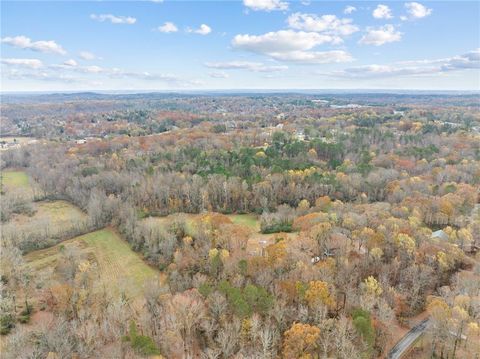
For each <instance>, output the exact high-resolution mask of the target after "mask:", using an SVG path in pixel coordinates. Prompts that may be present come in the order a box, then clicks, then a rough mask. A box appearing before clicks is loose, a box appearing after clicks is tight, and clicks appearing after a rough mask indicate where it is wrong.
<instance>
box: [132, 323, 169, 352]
mask: <svg viewBox="0 0 480 359" xmlns="http://www.w3.org/2000/svg"><path fill="white" fill-rule="evenodd" d="M124 339H125V340H127V341H130V345H131V346H132V349H133V350H135V352H137V353H138V354H140V355H160V350H159V349H158V348H157V346H156V345H155V342H154V341H153V339H152V338H150V337H147V336H146V335H138V332H137V325H136V324H135V322H134V321H131V322H130V333H129V336H128V337H126V338H124Z"/></svg>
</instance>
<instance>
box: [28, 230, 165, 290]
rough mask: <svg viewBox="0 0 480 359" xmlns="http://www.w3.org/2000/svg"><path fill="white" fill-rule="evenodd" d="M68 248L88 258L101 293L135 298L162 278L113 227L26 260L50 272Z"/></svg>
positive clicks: (39, 252)
mask: <svg viewBox="0 0 480 359" xmlns="http://www.w3.org/2000/svg"><path fill="white" fill-rule="evenodd" d="M67 249H72V250H77V251H78V252H79V253H80V254H84V255H85V258H88V261H89V262H90V264H91V266H90V269H89V270H91V271H92V276H93V281H94V288H95V289H96V290H99V291H103V290H104V289H105V291H106V292H107V293H114V294H120V293H122V292H124V293H126V294H127V296H129V297H133V298H135V297H138V296H140V295H141V294H142V293H143V288H144V285H145V284H147V283H149V282H151V281H154V280H160V279H161V275H160V272H159V271H157V270H155V269H154V268H153V267H151V266H149V265H148V264H147V263H145V262H144V261H143V260H142V258H141V257H140V256H139V255H138V254H137V253H135V252H134V251H132V250H131V249H130V246H129V245H128V243H127V242H125V241H124V240H123V239H121V238H120V236H119V235H118V234H117V233H116V232H115V231H114V230H112V229H109V228H107V229H102V230H99V231H95V232H91V233H88V234H85V235H83V236H80V237H76V238H73V239H71V240H68V241H65V242H62V243H60V244H58V245H56V246H54V247H51V248H48V249H44V250H39V251H35V252H32V253H29V254H27V255H26V256H25V259H26V261H27V263H28V265H29V266H30V267H31V268H32V269H33V270H35V271H40V272H41V271H48V270H51V269H52V268H54V267H55V266H56V265H57V263H58V260H59V259H60V257H61V252H62V251H65V250H67ZM50 284H51V283H50ZM47 285H48V284H47Z"/></svg>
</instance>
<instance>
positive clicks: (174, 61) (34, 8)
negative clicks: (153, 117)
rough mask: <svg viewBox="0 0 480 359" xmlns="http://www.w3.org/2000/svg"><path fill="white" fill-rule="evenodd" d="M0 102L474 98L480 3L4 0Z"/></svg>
mask: <svg viewBox="0 0 480 359" xmlns="http://www.w3.org/2000/svg"><path fill="white" fill-rule="evenodd" d="M0 6H1V9H0V10H1V44H0V46H1V64H0V66H1V67H0V68H1V91H2V92H10V91H87V90H88V91H92V90H93V91H95V90H123V91H140V90H151V91H154V90H167V91H173V90H235V89H252V90H255V89H258V90H266V89H276V90H283V89H285V90H289V89H307V90H308V89H390V90H480V49H479V48H480V2H479V1H421V2H412V1H380V2H378V1H373V2H371V1H323V0H322V1H320V0H319V1H313V0H301V1H300V0H297V1H288V0H243V1H242V0H239V1H233V0H231V1H174V0H163V1H162V0H155V1H135V2H132V1H38V0H37V1H1V3H0Z"/></svg>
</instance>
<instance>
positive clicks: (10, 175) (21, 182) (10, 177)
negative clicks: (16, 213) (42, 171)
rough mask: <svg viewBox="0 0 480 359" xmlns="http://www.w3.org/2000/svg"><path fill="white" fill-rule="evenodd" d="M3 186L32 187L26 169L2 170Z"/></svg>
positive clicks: (10, 187) (9, 187)
mask: <svg viewBox="0 0 480 359" xmlns="http://www.w3.org/2000/svg"><path fill="white" fill-rule="evenodd" d="M1 176H2V181H1V183H2V186H5V187H6V188H7V189H11V190H13V189H27V188H30V180H29V178H28V175H27V173H26V172H24V171H2V174H1Z"/></svg>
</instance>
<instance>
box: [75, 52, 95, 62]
mask: <svg viewBox="0 0 480 359" xmlns="http://www.w3.org/2000/svg"><path fill="white" fill-rule="evenodd" d="M79 56H80V58H81V59H83V60H87V61H91V60H95V59H97V56H96V55H95V54H92V53H91V52H89V51H81V52H80V54H79Z"/></svg>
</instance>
